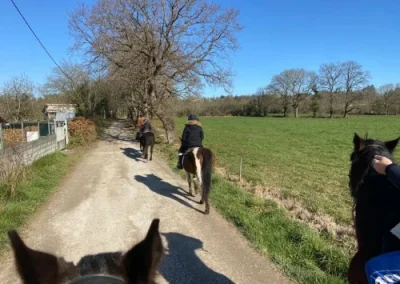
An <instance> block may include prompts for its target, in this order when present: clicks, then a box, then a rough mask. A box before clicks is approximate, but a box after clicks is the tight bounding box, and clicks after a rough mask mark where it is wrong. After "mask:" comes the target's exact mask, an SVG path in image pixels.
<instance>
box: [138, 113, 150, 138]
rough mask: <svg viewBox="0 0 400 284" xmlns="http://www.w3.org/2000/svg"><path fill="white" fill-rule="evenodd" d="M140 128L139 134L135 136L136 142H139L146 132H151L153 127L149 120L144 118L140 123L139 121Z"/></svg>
mask: <svg viewBox="0 0 400 284" xmlns="http://www.w3.org/2000/svg"><path fill="white" fill-rule="evenodd" d="M140 124H141V125H140V126H139V132H138V134H137V136H136V140H139V139H140V138H141V137H142V136H143V134H144V133H147V132H153V127H152V126H151V124H150V120H149V119H148V118H147V117H144V118H143V119H142V120H141V121H140Z"/></svg>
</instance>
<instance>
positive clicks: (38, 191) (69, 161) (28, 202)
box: [0, 152, 79, 252]
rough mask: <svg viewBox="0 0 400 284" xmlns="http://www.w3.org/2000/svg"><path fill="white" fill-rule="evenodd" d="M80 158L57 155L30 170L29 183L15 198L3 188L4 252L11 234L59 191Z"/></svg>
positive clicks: (0, 232)
mask: <svg viewBox="0 0 400 284" xmlns="http://www.w3.org/2000/svg"><path fill="white" fill-rule="evenodd" d="M78 157H79V154H78V153H76V154H70V155H67V154H65V153H62V152H55V153H53V154H50V155H48V156H45V157H43V158H41V159H39V160H37V161H36V162H35V163H33V164H32V166H30V167H29V169H28V177H27V180H26V181H25V182H23V183H21V184H19V185H18V186H17V190H16V194H15V196H13V197H9V196H8V195H7V190H6V186H5V185H4V184H3V185H1V184H0V252H1V251H2V250H3V249H4V248H5V247H6V245H7V244H8V237H7V231H8V230H11V229H17V228H19V227H21V226H22V225H23V224H24V223H25V222H26V221H27V220H28V219H29V218H30V217H31V216H32V215H33V214H34V213H35V212H36V211H37V210H38V208H39V207H40V205H42V204H43V203H44V201H46V200H47V198H48V197H49V195H50V194H51V193H52V192H54V191H55V189H56V188H57V186H58V185H59V184H60V182H61V180H62V179H63V177H64V176H65V175H66V174H67V172H68V170H69V169H70V168H71V167H72V166H73V165H74V164H75V162H76V161H77V160H78Z"/></svg>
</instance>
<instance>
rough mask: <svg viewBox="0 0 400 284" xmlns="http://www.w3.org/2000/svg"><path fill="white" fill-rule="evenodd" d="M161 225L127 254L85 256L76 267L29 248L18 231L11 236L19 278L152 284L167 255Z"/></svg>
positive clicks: (47, 283) (56, 283)
mask: <svg viewBox="0 0 400 284" xmlns="http://www.w3.org/2000/svg"><path fill="white" fill-rule="evenodd" d="M159 224H160V220H159V219H154V220H153V221H152V223H151V225H150V228H149V230H148V232H147V235H146V237H145V238H144V239H143V240H142V241H141V242H140V243H138V244H137V245H135V246H133V247H132V248H131V249H130V250H128V251H127V252H125V253H123V252H107V253H99V254H96V255H86V256H84V257H82V258H81V259H80V261H79V262H78V264H77V265H75V264H74V263H72V262H67V261H66V260H65V259H64V258H63V257H57V256H55V255H52V254H49V253H45V252H41V251H38V250H34V249H31V248H29V247H28V246H27V245H26V244H25V243H24V241H23V240H22V239H21V237H20V236H19V234H18V233H17V232H16V231H15V230H13V231H9V232H8V235H9V239H10V241H11V246H12V249H13V252H14V258H15V264H16V267H17V271H18V274H19V276H20V278H21V280H22V282H23V283H25V284H28V283H29V284H61V283H70V284H72V283H74V284H85V283H86V284H89V283H99V284H100V283H109V284H123V283H132V284H139V283H140V284H150V283H154V279H155V276H156V269H157V266H158V264H159V263H160V260H161V258H162V256H163V254H164V247H163V245H162V241H161V236H160V233H159Z"/></svg>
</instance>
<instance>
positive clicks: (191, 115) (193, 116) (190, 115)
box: [188, 114, 199, 121]
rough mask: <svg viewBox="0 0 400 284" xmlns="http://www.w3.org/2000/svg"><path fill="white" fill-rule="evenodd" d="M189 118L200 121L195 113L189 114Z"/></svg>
mask: <svg viewBox="0 0 400 284" xmlns="http://www.w3.org/2000/svg"><path fill="white" fill-rule="evenodd" d="M188 120H197V121H199V119H198V117H197V116H195V115H194V114H189V116H188Z"/></svg>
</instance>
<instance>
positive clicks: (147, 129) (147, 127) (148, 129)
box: [140, 121, 153, 133]
mask: <svg viewBox="0 0 400 284" xmlns="http://www.w3.org/2000/svg"><path fill="white" fill-rule="evenodd" d="M152 131H153V128H152V127H151V124H150V122H149V121H146V122H145V123H143V125H142V127H141V128H140V132H142V133H147V132H152Z"/></svg>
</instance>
